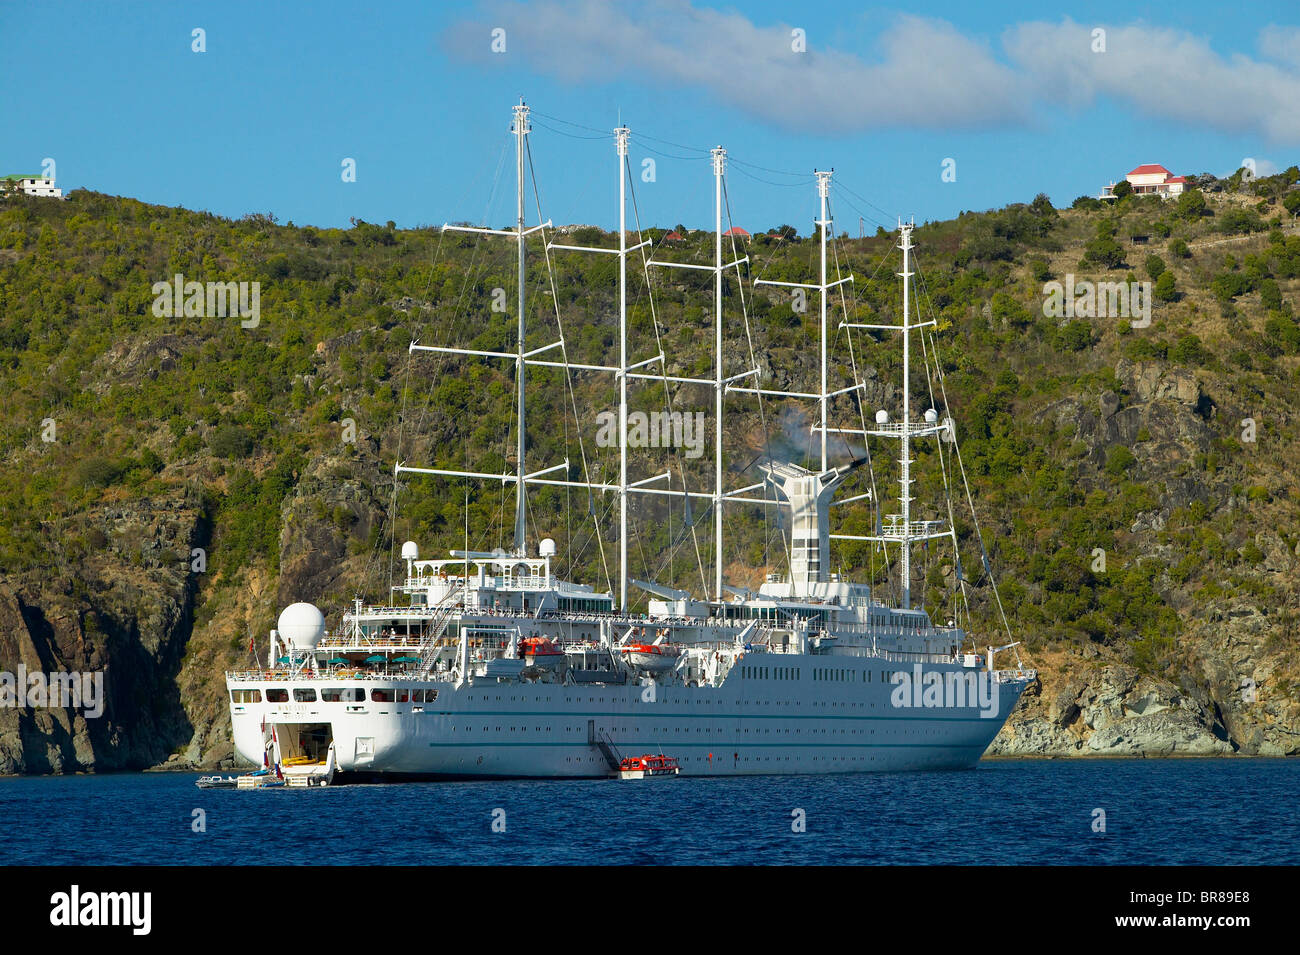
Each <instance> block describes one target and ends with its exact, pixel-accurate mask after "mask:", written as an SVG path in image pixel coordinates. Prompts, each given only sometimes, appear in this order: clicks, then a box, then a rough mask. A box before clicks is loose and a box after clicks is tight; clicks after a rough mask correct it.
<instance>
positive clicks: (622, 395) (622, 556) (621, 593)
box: [614, 126, 628, 611]
mask: <svg viewBox="0 0 1300 955" xmlns="http://www.w3.org/2000/svg"><path fill="white" fill-rule="evenodd" d="M627 134H628V128H627V127H626V126H619V127H618V128H617V129H616V130H614V138H615V146H616V151H617V153H618V368H619V371H618V486H619V493H618V609H619V610H622V611H626V610H627V163H626V159H627Z"/></svg>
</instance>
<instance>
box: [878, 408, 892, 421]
mask: <svg viewBox="0 0 1300 955" xmlns="http://www.w3.org/2000/svg"><path fill="white" fill-rule="evenodd" d="M888 423H889V412H888V411H886V410H885V409H884V408H881V409H880V410H879V411H877V412H876V424H888Z"/></svg>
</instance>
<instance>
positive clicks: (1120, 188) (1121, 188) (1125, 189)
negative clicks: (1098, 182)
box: [1111, 179, 1133, 199]
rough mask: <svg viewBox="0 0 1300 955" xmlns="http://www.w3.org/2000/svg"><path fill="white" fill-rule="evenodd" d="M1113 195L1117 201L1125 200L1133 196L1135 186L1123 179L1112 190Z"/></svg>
mask: <svg viewBox="0 0 1300 955" xmlns="http://www.w3.org/2000/svg"><path fill="white" fill-rule="evenodd" d="M1111 193H1112V194H1113V195H1114V196H1115V198H1116V199H1123V198H1124V197H1125V196H1131V195H1133V184H1132V183H1130V182H1129V181H1128V180H1127V179H1121V180H1120V181H1119V182H1117V183H1115V188H1113V189H1111Z"/></svg>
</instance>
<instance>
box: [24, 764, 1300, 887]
mask: <svg viewBox="0 0 1300 955" xmlns="http://www.w3.org/2000/svg"><path fill="white" fill-rule="evenodd" d="M197 778H198V774H189V773H187V774H179V773H144V774H127V775H102V776H71V777H36V778H10V779H0V825H3V831H4V839H3V840H0V864H3V865H105V864H108V865H114V864H121V865H141V864H146V865H147V864H166V865H199V866H206V865H230V864H239V865H249V864H262V863H266V864H276V865H286V864H288V865H340V864H344V865H355V864H381V865H382V864H403V865H428V864H507V865H519V864H525V865H568V864H593V863H594V864H620V865H645V864H666V863H667V864H713V863H719V864H728V865H782V864H812V865H823V864H840V865H844V864H850V865H894V864H911V865H915V864H942V865H968V864H981V865H1010V864H1038V865H1080V864H1094V865H1117V864H1131V865H1196V864H1203V865H1258V864H1290V865H1296V864H1300V806H1298V804H1297V800H1296V794H1297V792H1298V791H1300V760H1282V759H1218V760H1215V759H1204V760H1201V759H1179V760H1156V759H1147V760H1142V759H1137V760H1121V759H1105V760H1015V761H1012V760H989V761H985V762H983V763H981V764H980V765H979V766H978V768H976V769H973V770H966V771H961V772H935V773H899V774H875V773H864V774H861V775H846V776H773V777H749V778H742V779H734V778H733V779H716V778H695V779H691V778H685V779H674V780H667V781H649V782H623V781H616V780H590V781H587V780H583V781H492V782H444V783H404V784H392V785H355V786H335V787H329V788H324V789H310V790H297V789H295V790H283V789H281V790H265V791H244V792H241V791H203V790H199V789H197V788H196V787H195V785H194V781H195V779H197ZM195 810H203V812H202V814H201V815H199V814H196V812H195ZM796 810H802V812H796ZM1096 810H1104V817H1103V816H1101V815H1099V814H1097V812H1096ZM502 811H504V812H502ZM1103 818H1104V831H1096V830H1097V829H1098V828H1099V823H1100V822H1102V821H1103ZM494 821H495V822H496V828H497V829H501V828H502V827H503V824H504V831H494V826H493V824H494ZM800 821H802V823H803V829H804V831H795V830H796V829H798V828H800V827H799V825H798V824H799V823H800ZM199 822H201V823H202V826H199V825H198V823H199ZM196 829H200V830H201V831H195V830H196Z"/></svg>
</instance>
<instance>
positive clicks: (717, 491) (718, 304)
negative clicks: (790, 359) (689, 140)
mask: <svg viewBox="0 0 1300 955" xmlns="http://www.w3.org/2000/svg"><path fill="white" fill-rule="evenodd" d="M711 155H712V156H713V239H714V241H713V264H712V265H696V264H694V263H690V262H664V261H659V260H654V259H652V260H651V261H650V262H649V263H648V264H649V265H656V266H665V267H667V268H673V269H699V270H701V271H705V272H712V273H713V304H714V312H713V342H714V345H713V347H714V369H713V378H712V379H711V380H710V379H705V378H682V377H678V376H674V375H664V374H660V375H649V374H641V375H638V374H635V373H629V374H630V376H631V377H633V378H651V379H654V380H657V381H663V382H669V381H680V382H686V383H690V384H698V385H712V386H713V417H714V442H713V444H714V449H713V454H714V457H713V493H712V494H711V495H708V497H709V499H710V500H712V502H713V518H714V525H713V530H714V534H713V565H714V566H713V590H714V598H715V599H716V600H719V601H721V600H722V595H723V586H722V502H723V501H724V500H726V499H729V498H734V499H736V500H742V501H748V500H749V499H748V498H745V497H743V496H742V495H743V494H745V493H746V492H748V491H752V490H754V488H757V487H761V486H762V485H761V484H755V485H753V486H752V487H748V488H740V489H738V490H737V491H734V492H731V493H728V492H727V491H726V490H725V489H724V487H723V480H722V478H723V474H722V397H723V395H724V394H726V392H727V391H729V390H732V389H733V383H734V382H737V381H740V380H741V379H743V378H754V379H755V380H757V379H758V369H757V368H751V369H749V370H748V371H743V372H741V373H740V374H737V375H732V376H731V377H730V378H727V377H724V375H723V361H722V273H723V271H724V270H726V269H733V268H734V269H736V270H737V272H736V274H737V276H739V275H740V271H739V269H740V266H742V265H744V264H746V263H747V262H748V261H749V256H747V255H745V256H741V257H740V258H738V259H736V260H735V261H734V262H723V261H722V177H723V175H724V174H725V173H726V170H727V151H726V150H725V149H723V148H722V147H721V146H715V147H714V148H713V149H712V150H711ZM662 358H663V356H662V355H661V356H660V360H661V361H662ZM633 367H636V366H633ZM735 390H738V391H749V390H752V389H744V388H737V389H735ZM685 493H686V494H688V495H689V496H691V497H704V496H705V495H703V494H697V493H695V492H691V491H685ZM756 503H760V504H762V503H765V502H764V501H762V500H759V501H757V502H756Z"/></svg>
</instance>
